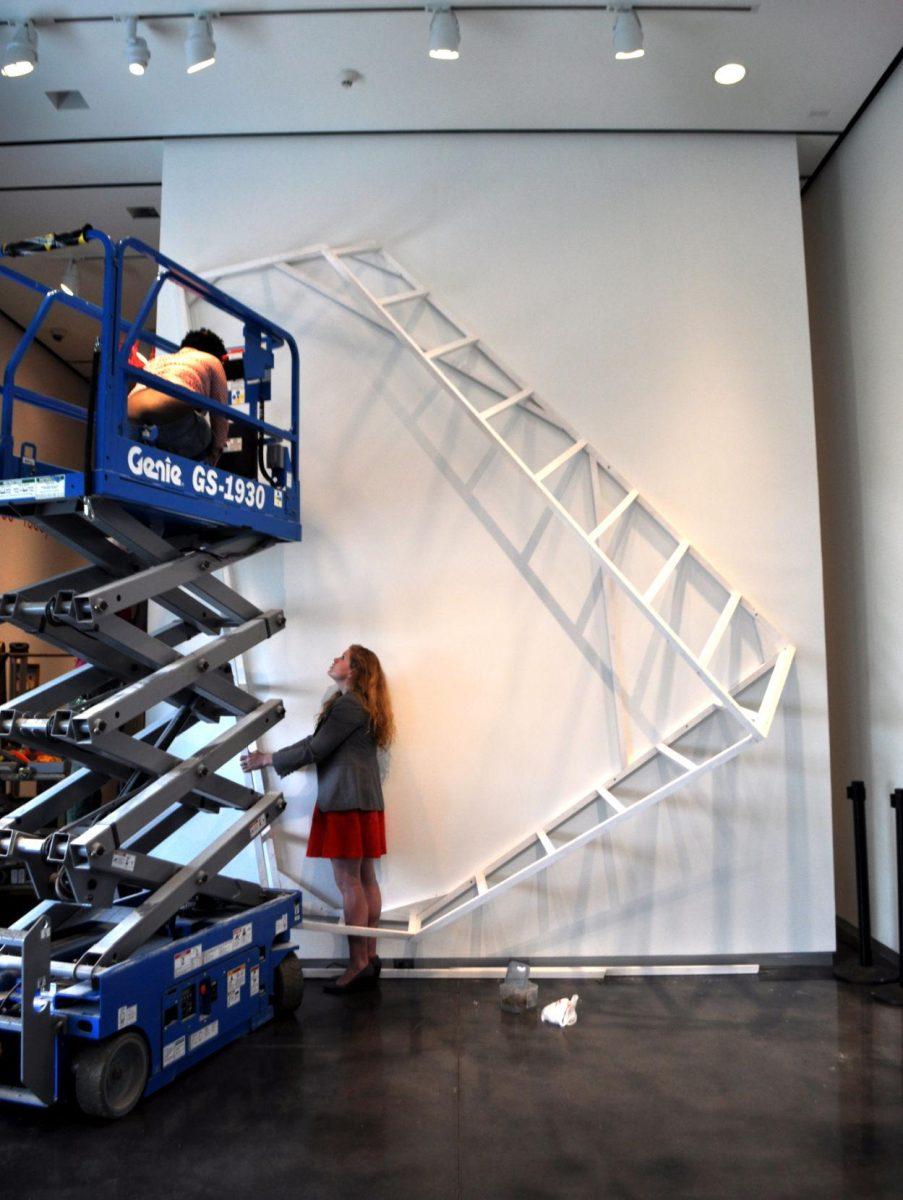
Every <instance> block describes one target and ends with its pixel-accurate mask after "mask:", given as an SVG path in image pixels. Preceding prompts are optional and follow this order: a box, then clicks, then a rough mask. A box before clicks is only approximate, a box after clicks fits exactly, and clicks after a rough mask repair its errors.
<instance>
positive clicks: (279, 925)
mask: <svg viewBox="0 0 903 1200" xmlns="http://www.w3.org/2000/svg"><path fill="white" fill-rule="evenodd" d="M287 929H288V913H283V914H282V916H281V917H277V918H276V932H277V933H285V931H286V930H287Z"/></svg>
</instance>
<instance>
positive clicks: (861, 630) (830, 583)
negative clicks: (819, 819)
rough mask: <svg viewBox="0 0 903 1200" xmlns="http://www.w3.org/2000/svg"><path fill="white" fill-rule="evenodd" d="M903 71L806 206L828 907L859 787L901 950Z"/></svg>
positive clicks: (841, 879) (892, 936)
mask: <svg viewBox="0 0 903 1200" xmlns="http://www.w3.org/2000/svg"><path fill="white" fill-rule="evenodd" d="M901 192H903V71H901V70H900V68H897V70H896V72H895V73H894V74H893V75H892V76H891V77H890V79H889V80H888V81H887V82H886V83H885V85H884V87H883V88H882V89H881V91H880V92H879V93H878V95H877V96H876V98H875V99H874V101H873V102H872V104H871V105H870V106H869V108H868V109H867V111H866V112H865V113H864V114H863V116H862V118H861V120H860V121H859V122H858V123H857V124H856V126H855V128H854V129H853V130H852V131H851V133H850V135H849V136H848V137H847V138H846V139H845V140H844V142H843V144H842V145H841V146H840V148H839V150H838V152H837V154H836V155H835V156H834V157H833V158H832V159H831V161H830V162H829V163H828V164H827V166H826V167H825V169H824V170H823V171H822V173H821V174H820V175H819V177H818V179H817V180H815V182H814V183H813V185H812V188H811V190H810V191H809V192H807V194H806V197H805V199H804V202H803V214H804V223H805V235H806V260H807V269H808V276H809V310H810V320H811V329H812V361H813V374H814V380H815V399H816V414H817V428H818V451H819V472H820V477H821V496H822V536H823V540H824V541H823V544H824V560H825V609H826V621H827V629H828V648H829V653H828V679H829V684H830V697H831V754H832V770H833V777H834V795H835V842H836V854H837V907H838V912H839V914H840V915H841V916H842V917H843V918H845V919H846V920H848V921H850V922H852V923H854V924H855V923H856V921H857V914H856V891H855V876H854V869H853V863H854V859H853V847H852V830H851V822H850V805H849V802H848V801H847V800H846V799H845V797H844V790H845V786H846V784H847V783H848V782H849V781H850V780H851V779H862V780H864V781H865V783H866V787H867V789H868V794H869V797H870V803H869V822H870V825H869V843H870V854H871V864H870V865H871V868H872V881H873V888H872V894H873V901H872V930H873V933H874V936H875V937H877V938H878V939H879V941H881V942H883V943H884V944H885V945H889V946H892V947H893V948H894V949H899V947H898V944H897V943H898V938H897V929H896V918H895V911H896V909H895V905H896V891H895V871H894V857H893V856H894V832H893V820H892V813H891V810H890V806H889V804H888V795H889V793H890V792H891V791H892V790H893V789H894V788H897V787H903V732H901V726H900V710H901V703H903V608H901V604H900V585H901V580H903V546H901V542H900V536H899V513H900V509H901V504H903V469H901V468H903V454H901V444H903V443H901V437H900V381H901V379H903V321H901V313H903V229H901V224H900V196H901Z"/></svg>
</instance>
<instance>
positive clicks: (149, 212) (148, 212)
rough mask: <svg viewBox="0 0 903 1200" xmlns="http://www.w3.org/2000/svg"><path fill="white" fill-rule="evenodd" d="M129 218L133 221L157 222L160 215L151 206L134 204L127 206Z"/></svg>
mask: <svg viewBox="0 0 903 1200" xmlns="http://www.w3.org/2000/svg"><path fill="white" fill-rule="evenodd" d="M129 216H130V217H131V218H132V220H133V221H159V220H160V214H159V213H158V212H157V210H156V209H155V208H154V206H153V205H152V204H136V205H135V207H134V208H132V207H131V206H129Z"/></svg>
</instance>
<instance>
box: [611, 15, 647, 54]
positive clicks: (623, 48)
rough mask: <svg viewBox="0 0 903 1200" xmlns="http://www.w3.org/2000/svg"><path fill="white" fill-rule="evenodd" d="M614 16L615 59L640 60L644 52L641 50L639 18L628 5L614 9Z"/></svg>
mask: <svg viewBox="0 0 903 1200" xmlns="http://www.w3.org/2000/svg"><path fill="white" fill-rule="evenodd" d="M614 14H615V23H614V31H613V40H614V46H615V58H620V59H625V58H642V57H643V55H644V54H645V53H646V51H645V50H644V49H643V27H642V25H641V24H640V18H639V17H638V16H637V15H636V13H635V12H634V10H633V8H632V7H631V6H630V5H619V6H618V7H616V8H615V9H614Z"/></svg>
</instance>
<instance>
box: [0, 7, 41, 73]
mask: <svg viewBox="0 0 903 1200" xmlns="http://www.w3.org/2000/svg"><path fill="white" fill-rule="evenodd" d="M10 24H11V25H12V33H11V35H10V38H9V41H8V42H7V43H6V46H5V47H4V50H3V58H2V62H0V75H5V76H6V77H7V79H15V78H17V77H18V76H20V75H30V74H31V73H32V71H33V70H34V69H35V67H36V66H37V65H38V35H37V32H36V31H35V27H34V25H32V23H31V22H30V21H12V22H10Z"/></svg>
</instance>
